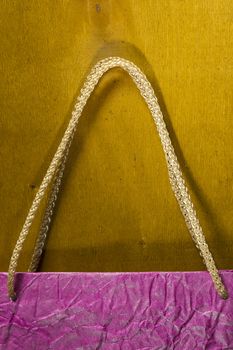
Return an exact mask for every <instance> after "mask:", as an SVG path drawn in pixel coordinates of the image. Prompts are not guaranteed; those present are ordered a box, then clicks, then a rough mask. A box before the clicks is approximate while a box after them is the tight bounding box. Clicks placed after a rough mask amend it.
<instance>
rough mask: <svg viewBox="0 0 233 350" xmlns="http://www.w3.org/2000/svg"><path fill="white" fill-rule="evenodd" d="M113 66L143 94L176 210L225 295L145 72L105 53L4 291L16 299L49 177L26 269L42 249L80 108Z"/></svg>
mask: <svg viewBox="0 0 233 350" xmlns="http://www.w3.org/2000/svg"><path fill="white" fill-rule="evenodd" d="M114 67H120V68H122V69H123V70H125V71H126V72H127V73H128V74H129V75H130V76H131V78H132V79H133V81H134V83H135V85H136V86H137V88H138V89H139V91H140V94H141V95H142V97H143V98H144V100H145V102H146V104H147V106H148V108H149V110H150V112H151V115H152V118H153V120H154V122H155V125H156V128H157V131H158V134H159V137H160V140H161V144H162V148H163V151H164V154H165V159H166V164H167V168H168V175H169V181H170V184H171V187H172V190H173V192H174V194H175V197H176V199H177V201H178V204H179V207H180V210H181V212H182V214H183V216H184V219H185V222H186V225H187V228H188V230H189V232H190V234H191V237H192V239H193V241H194V243H195V245H196V247H197V249H198V250H199V254H200V255H201V257H202V259H203V262H204V264H205V265H206V268H207V270H208V272H209V273H210V276H211V278H212V280H213V283H214V286H215V288H216V290H217V292H218V294H219V295H220V297H221V298H223V299H226V298H227V297H228V293H227V290H226V288H225V286H224V284H223V282H222V280H221V277H220V275H219V272H218V270H217V267H216V265H215V262H214V259H213V257H212V254H211V252H210V250H209V248H208V245H207V243H206V240H205V236H204V233H203V230H202V228H201V225H200V222H199V220H198V218H197V214H196V211H195V208H194V205H193V203H192V201H191V198H190V195H189V192H188V188H187V187H186V185H185V181H184V178H183V175H182V172H181V169H180V165H179V162H178V160H177V157H176V154H175V151H174V148H173V146H172V143H171V140H170V136H169V133H168V131H167V128H166V124H165V122H164V119H163V115H162V112H161V110H160V107H159V104H158V100H157V98H156V96H155V94H154V90H153V88H152V86H151V84H150V83H149V81H148V80H147V78H146V76H145V75H144V74H143V73H142V72H141V70H140V69H139V68H138V67H137V66H136V65H135V64H133V63H132V62H130V61H128V60H125V59H123V58H120V57H109V58H105V59H103V60H101V61H99V62H98V63H97V64H96V65H95V66H94V67H93V68H92V69H91V71H90V73H89V75H88V76H87V78H86V81H85V83H84V85H83V87H82V89H81V91H80V95H79V96H78V98H77V102H76V104H75V106H74V111H73V112H72V116H71V119H70V122H69V124H68V126H67V129H66V131H65V133H64V135H63V138H62V140H61V142H60V144H59V146H58V148H57V151H56V153H55V155H54V157H53V159H52V161H51V163H50V165H49V167H48V170H47V173H46V175H45V177H44V179H43V180H42V183H41V185H40V187H39V189H38V191H37V193H36V196H35V198H34V200H33V203H32V206H31V208H30V210H29V212H28V215H27V218H26V220H25V223H24V225H23V228H22V230H21V232H20V235H19V238H18V240H17V242H16V245H15V248H14V250H13V253H12V256H11V260H10V264H9V269H8V282H7V284H8V294H9V297H10V298H11V299H12V300H15V299H16V294H15V291H14V276H15V272H16V268H17V264H18V259H19V256H20V253H21V250H22V248H23V243H24V241H25V239H26V237H27V235H28V232H29V229H30V226H31V224H32V222H33V219H34V217H35V214H36V211H37V209H38V208H39V204H40V202H41V200H42V198H43V196H44V194H45V192H46V189H47V187H48V185H49V184H50V182H51V181H53V186H52V190H51V193H50V197H49V201H48V206H47V208H46V210H45V214H44V217H43V221H42V224H41V227H40V230H39V234H38V238H37V240H36V243H35V248H34V253H33V256H32V260H31V263H30V266H29V271H36V269H37V266H38V263H39V259H40V256H41V253H42V250H43V246H44V242H45V239H46V233H47V231H48V227H49V223H50V221H51V216H52V213H53V208H54V206H55V201H56V199H57V194H58V191H59V187H60V184H61V179H62V176H63V173H64V168H65V163H66V160H67V156H68V153H69V148H70V145H71V142H72V139H73V136H74V133H75V130H76V127H77V124H78V121H79V118H80V116H81V114H82V111H83V108H84V106H85V105H86V103H87V100H88V98H89V97H90V95H91V93H92V92H93V90H94V89H95V86H96V85H97V83H98V82H99V80H100V78H101V77H102V76H103V75H104V73H106V72H107V71H108V70H109V69H112V68H114Z"/></svg>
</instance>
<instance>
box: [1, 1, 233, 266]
mask: <svg viewBox="0 0 233 350" xmlns="http://www.w3.org/2000/svg"><path fill="white" fill-rule="evenodd" d="M0 41H1V51H0V74H1V83H0V101H1V118H0V142H1V145H0V159H1V167H0V190H1V196H0V207H1V211H0V222H1V237H0V269H1V271H4V270H7V268H8V264H9V259H10V255H11V252H12V249H13V246H14V244H15V242H16V239H17V237H18V234H19V231H20V229H21V227H22V225H23V223H24V220H25V218H26V214H27V212H28V210H29V207H30V205H31V203H32V199H33V197H34V196H35V193H36V191H37V189H38V186H39V185H40V182H41V180H42V178H43V176H44V174H45V172H46V170H47V167H48V165H49V163H50V161H51V158H52V156H53V154H54V152H55V150H56V148H57V146H58V144H59V141H60V139H61V137H62V135H63V132H64V130H65V127H66V125H67V123H68V121H69V118H70V115H71V111H72V108H73V104H74V101H75V98H76V97H77V95H78V93H79V90H80V88H81V86H82V83H83V81H84V78H85V76H86V74H87V73H88V72H89V69H90V67H91V66H92V65H93V64H94V63H95V62H96V61H97V60H99V59H101V58H103V57H106V56H110V55H111V56H113V55H118V56H122V57H124V58H127V59H130V60H132V61H133V62H135V63H136V64H137V65H138V66H139V67H140V68H141V69H142V70H143V71H144V72H145V73H146V75H147V77H148V78H149V80H150V81H151V83H152V85H153V87H154V89H155V93H156V95H157V97H158V100H159V103H160V106H161V109H162V112H163V114H164V118H165V122H166V124H167V127H168V130H169V133H170V136H171V139H172V142H173V145H174V148H175V150H176V153H177V156H178V159H179V162H180V164H181V167H182V170H183V172H184V176H185V179H186V181H187V185H188V187H189V189H190V192H191V196H192V199H193V201H194V204H195V206H196V210H197V213H198V217H199V219H200V222H201V224H202V227H203V230H204V232H205V234H206V238H207V241H208V243H209V246H210V248H211V250H212V252H213V255H214V258H215V260H216V263H217V266H218V267H219V268H221V269H224V268H233V265H232V255H233V237H232V226H233V215H232V214H233V172H232V163H233V151H232V147H233V138H232V130H233V118H232V112H233V89H232V87H233V83H232V82H233V64H232V62H233V61H232V56H233V2H232V1H230V0H229V1H228V0H224V1H220V0H214V1H213V0H211V1H210V0H207V1H201V0H182V1H181V0H178V1H173V0H170V1H169V0H163V1H158V0H157V1H132V0H127V1H126V0H124V1H98V2H97V1H76V0H70V1H68V0H66V1H55V0H54V1H48V0H47V1H45V0H43V1H35V0H33V1H29V0H26V1H11V2H8V1H3V2H2V3H1V13H0ZM61 191H62V193H61V195H60V197H59V201H58V206H57V210H56V213H55V216H54V220H53V225H52V228H51V231H50V233H49V237H48V241H47V245H46V251H45V254H44V256H43V260H42V264H41V266H40V269H41V270H42V271H140V270H141V271H143V270H154V271H162V270H167V271H169V270H181V271H182V270H202V269H204V265H203V264H202V260H201V258H200V256H199V254H198V252H197V250H196V248H195V246H194V244H193V242H192V240H191V238H190V235H189V232H188V230H187V228H186V226H185V223H184V220H183V217H182V215H181V213H180V211H179V208H178V204H177V202H176V200H175V197H174V195H173V192H172V190H171V187H170V184H169V181H168V174H167V168H166V163H165V158H164V154H163V151H162V147H161V144H160V140H159V137H158V134H157V132H156V129H155V126H154V124H153V121H152V118H151V116H150V114H149V112H148V110H147V108H146V106H145V104H144V102H143V100H142V98H141V97H140V95H139V93H138V91H137V90H136V88H135V86H134V84H133V83H132V81H131V80H130V78H129V77H128V76H127V75H126V73H124V72H122V71H121V70H119V69H114V70H112V71H111V72H109V73H108V74H107V75H106V76H105V77H104V78H103V79H102V80H101V82H100V84H99V86H98V87H97V89H96V90H95V92H94V94H93V96H92V97H91V99H90V100H89V102H88V105H87V106H86V108H85V112H84V114H83V116H82V117H81V120H80V123H79V126H78V128H77V132H76V135H75V138H74V141H73V144H72V148H71V152H70V155H69V160H68V164H67V168H66V172H65V176H64V181H63V185H62V190H61ZM44 204H45V202H43V205H42V206H41V211H40V213H39V214H40V215H38V219H37V221H36V222H35V225H33V229H32V231H31V234H30V236H29V237H28V239H27V242H26V245H25V250H24V255H23V257H22V259H21V263H20V266H19V270H25V269H26V268H27V265H28V263H29V259H30V256H31V253H32V247H33V244H34V241H35V235H36V232H37V230H38V225H39V220H40V217H41V214H42V212H43V208H44Z"/></svg>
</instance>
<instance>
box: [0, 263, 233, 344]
mask: <svg viewBox="0 0 233 350" xmlns="http://www.w3.org/2000/svg"><path fill="white" fill-rule="evenodd" d="M220 273H221V276H222V278H223V280H224V282H225V285H226V286H227V288H228V292H229V294H230V296H229V298H228V299H227V300H223V299H221V298H220V297H219V296H218V294H217V293H216V290H215V289H214V286H213V282H212V280H211V278H210V276H209V274H208V272H207V271H201V272H199V271H196V272H139V273H138V272H134V273H132V272H129V273H46V272H42V273H18V274H17V276H16V291H17V293H18V299H17V301H16V302H12V301H9V298H8V296H7V289H6V284H7V274H6V273H0V349H4V350H5V349H7V350H8V349H10V350H11V349H12V350H13V349H17V350H19V349H24V350H27V349H30V350H34V349H39V350H44V349H56V350H63V349H66V350H67V349H69V350H74V349H75V350H78V349H80V350H81V349H82V350H83V349H85V350H91V349H103V350H106V349H112V350H118V349H122V350H128V349H129V350H131V349H143V350H147V349H148V350H149V349H153V350H156V349H160V350H165V349H178V350H179V349H182V350H192V349H195V350H200V349H209V350H211V349H214V350H215V349H216V350H217V349H219V350H220V349H221V350H222V349H225V350H226V349H233V270H224V271H223V270H221V271H220Z"/></svg>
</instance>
